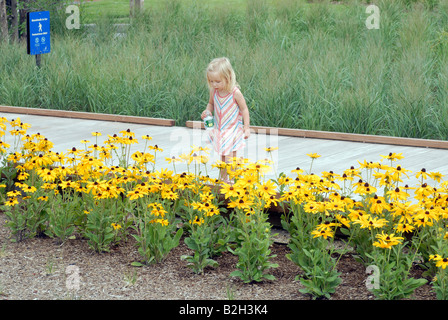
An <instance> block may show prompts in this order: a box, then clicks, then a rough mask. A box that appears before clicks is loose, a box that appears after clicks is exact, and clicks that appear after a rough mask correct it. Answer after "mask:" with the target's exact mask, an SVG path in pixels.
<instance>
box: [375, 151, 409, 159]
mask: <svg viewBox="0 0 448 320" xmlns="http://www.w3.org/2000/svg"><path fill="white" fill-rule="evenodd" d="M380 156H381V158H383V159H386V160H390V161H397V160H401V159H403V158H404V157H403V153H395V152H390V153H389V154H388V155H386V156H385V155H380Z"/></svg>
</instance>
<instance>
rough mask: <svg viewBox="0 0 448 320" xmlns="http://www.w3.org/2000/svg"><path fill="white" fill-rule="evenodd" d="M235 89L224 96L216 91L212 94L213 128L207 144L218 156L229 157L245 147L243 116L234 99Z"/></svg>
mask: <svg viewBox="0 0 448 320" xmlns="http://www.w3.org/2000/svg"><path fill="white" fill-rule="evenodd" d="M237 90H238V88H237V87H235V88H234V89H233V91H232V92H230V93H229V94H227V95H225V96H221V95H220V94H219V93H218V90H215V92H214V94H213V101H214V107H213V109H214V112H213V114H214V115H213V117H214V121H215V126H214V128H213V130H210V133H209V142H210V143H211V144H212V145H213V149H214V150H215V152H216V153H218V154H219V155H229V154H230V153H231V152H233V151H237V150H240V149H242V148H244V147H245V146H246V143H245V142H244V130H243V116H242V114H241V111H240V108H239V106H238V104H237V103H236V101H235V99H234V94H235V92H236V91H237Z"/></svg>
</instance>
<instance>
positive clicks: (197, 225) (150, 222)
mask: <svg viewBox="0 0 448 320" xmlns="http://www.w3.org/2000/svg"><path fill="white" fill-rule="evenodd" d="M0 121H1V122H0V127H1V131H0V135H1V136H2V137H3V136H7V135H11V136H12V139H13V143H11V144H7V143H6V142H5V141H6V140H5V139H3V140H1V142H0V152H1V155H2V159H1V160H2V167H1V170H2V185H1V187H2V189H3V192H2V193H1V197H2V199H1V201H2V203H3V205H2V210H3V212H4V214H5V215H6V216H7V219H8V222H7V226H8V228H9V229H10V231H11V234H12V238H11V240H13V241H18V242H19V241H23V240H24V239H27V238H31V237H35V236H37V235H45V236H48V237H51V238H54V239H56V240H57V241H58V242H59V243H61V245H63V244H64V243H66V242H67V241H70V240H71V239H73V237H74V235H75V233H76V234H80V235H82V237H84V238H85V239H87V241H88V244H89V247H90V248H91V250H94V251H96V252H98V253H101V252H107V251H109V250H110V249H111V247H112V246H117V245H118V246H119V245H120V244H121V243H123V242H124V241H125V240H126V239H128V238H129V237H132V238H133V239H134V240H135V244H136V250H138V253H139V256H140V259H139V260H138V261H135V262H134V263H133V264H134V265H135V266H144V265H149V264H158V263H163V261H164V259H166V257H167V255H168V254H169V253H170V252H171V251H172V250H173V249H174V248H176V247H178V246H179V243H180V241H181V239H183V241H184V243H185V245H186V246H187V247H188V248H189V249H190V250H191V252H192V253H191V254H185V255H182V256H181V259H182V261H183V262H184V263H185V264H186V265H187V266H188V267H190V268H191V270H192V271H193V272H194V273H197V274H202V273H203V272H204V269H205V268H213V267H216V266H217V263H218V262H217V259H216V257H219V256H220V255H221V254H222V253H224V252H226V253H231V254H233V255H235V256H236V257H237V258H238V262H237V264H236V268H235V269H236V270H234V271H233V272H232V273H231V276H233V277H236V278H239V279H241V281H243V282H245V283H252V282H260V281H265V280H269V281H275V277H274V276H273V275H272V270H273V269H274V268H276V267H278V265H277V264H276V263H274V262H273V258H275V255H273V254H272V252H271V246H272V243H273V238H272V232H271V231H272V225H271V223H269V221H268V218H269V209H270V208H272V207H276V208H282V209H283V210H282V211H281V212H282V215H281V223H282V226H283V228H284V229H285V230H286V231H288V233H289V235H290V242H289V244H288V247H289V249H290V253H289V254H287V258H288V259H289V260H290V261H292V262H294V263H295V264H296V265H297V266H299V267H300V269H301V270H302V271H303V272H302V273H301V274H300V275H299V276H298V280H300V282H301V284H302V289H301V292H302V293H307V294H310V295H312V296H313V297H315V298H322V297H326V298H329V297H330V295H331V294H332V293H334V292H335V290H336V288H337V287H338V286H339V285H340V283H341V277H340V272H338V262H339V259H340V258H341V257H342V255H343V254H344V253H345V252H347V251H348V250H350V249H349V248H353V250H354V253H355V254H356V256H357V257H358V259H359V261H360V262H362V263H363V264H364V265H365V267H366V270H367V271H368V272H370V276H369V277H368V281H367V283H366V285H367V287H368V288H369V290H371V291H372V293H373V294H374V295H375V296H376V297H377V298H378V299H401V298H407V297H410V296H411V295H412V293H413V292H414V291H415V290H416V289H417V288H418V287H420V286H422V285H423V284H425V283H426V282H427V281H426V279H424V278H417V279H415V278H412V277H411V276H410V270H411V267H412V265H413V264H414V263H416V262H417V261H418V262H419V263H420V264H421V266H423V267H425V268H426V269H427V270H426V274H427V275H429V276H432V277H433V281H432V283H431V284H432V286H433V289H434V290H435V292H436V294H437V298H438V299H445V297H446V296H447V293H448V291H447V289H446V285H445V284H446V282H447V279H446V274H445V273H446V266H447V265H448V258H447V257H448V252H447V250H448V249H447V248H448V247H447V244H446V241H447V240H446V218H447V209H446V206H447V203H446V202H447V199H448V194H447V183H446V182H442V180H441V178H442V175H441V174H440V173H427V172H425V171H424V170H422V171H420V172H417V173H415V174H416V176H417V177H418V178H419V179H420V182H421V183H420V185H419V186H417V187H415V188H414V190H413V195H411V193H410V192H409V190H410V189H411V188H409V187H407V186H401V184H402V181H401V179H402V178H403V176H404V175H410V174H411V173H410V172H409V171H407V170H405V169H404V168H402V167H401V166H400V165H394V163H395V162H396V161H398V160H400V159H401V155H400V154H389V155H387V156H382V158H383V159H382V160H381V161H380V162H378V163H366V162H364V163H360V167H359V168H350V169H347V170H346V171H344V172H343V173H341V174H336V173H332V172H329V173H328V172H323V173H322V174H321V175H316V174H310V173H308V172H306V171H304V170H303V169H299V168H297V169H295V170H292V171H291V174H290V175H285V174H280V175H278V176H277V178H276V179H275V180H273V179H266V178H265V177H264V173H265V172H267V171H268V170H270V163H269V161H266V160H264V161H257V162H252V161H250V160H248V159H241V158H235V159H233V160H232V162H231V163H228V164H226V163H222V162H216V163H214V164H211V166H212V167H217V168H224V169H227V171H228V173H229V176H230V177H231V179H232V181H233V184H226V183H223V182H221V181H217V180H215V179H211V178H209V177H208V176H207V175H203V174H201V173H200V172H202V171H201V170H202V168H203V169H204V170H205V172H207V166H209V165H210V164H209V163H208V159H209V158H208V150H207V149H204V148H201V147H197V148H192V150H191V153H190V154H184V155H180V156H179V157H177V158H167V159H165V160H166V161H167V162H168V165H171V166H172V167H173V170H171V169H168V168H164V169H161V170H155V163H156V161H160V159H157V153H158V152H159V151H160V150H161V149H160V148H159V147H158V146H157V145H149V141H150V140H151V137H149V136H143V137H142V140H144V141H145V146H144V147H143V149H142V150H141V151H137V152H132V153H131V151H130V149H131V148H130V146H131V145H132V144H134V143H136V142H137V141H138V139H137V138H136V137H135V135H134V133H133V132H130V131H129V130H127V131H121V132H120V133H119V134H117V135H114V136H109V139H108V140H106V141H105V142H104V145H102V146H100V145H98V144H97V143H93V144H89V142H88V141H82V142H83V143H84V144H85V147H84V148H82V149H76V148H73V149H71V150H67V152H66V153H56V152H53V151H52V147H53V145H52V143H51V141H49V140H48V139H46V138H45V137H44V136H42V135H40V134H32V135H27V133H26V131H27V129H28V128H29V127H30V125H28V124H24V123H21V121H20V119H16V120H13V121H8V120H7V119H5V118H2V119H1V120H0ZM99 135H101V133H99V132H93V133H92V136H94V137H98V136H99ZM96 142H97V141H96ZM266 151H267V152H268V153H269V152H271V151H272V149H270V148H268V149H267V150H266ZM309 156H310V162H311V165H310V170H309V172H311V168H312V164H313V161H318V158H319V155H316V154H310V155H309ZM114 161H115V162H116V161H118V165H112V163H114ZM179 162H183V163H186V164H187V166H188V170H187V171H185V172H180V173H179V172H177V171H176V164H177V163H179ZM190 169H191V170H190ZM336 232H338V234H343V235H344V242H345V244H346V246H345V247H344V248H343V249H340V248H338V249H337V248H336V247H335V246H334V245H333V244H334V240H335V234H336Z"/></svg>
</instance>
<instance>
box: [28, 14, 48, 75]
mask: <svg viewBox="0 0 448 320" xmlns="http://www.w3.org/2000/svg"><path fill="white" fill-rule="evenodd" d="M26 25H27V31H28V32H27V37H28V39H27V40H28V41H27V52H28V54H29V55H35V56H36V65H37V66H38V67H40V62H41V55H42V54H45V53H50V51H51V44H50V11H38V12H28V13H27V19H26Z"/></svg>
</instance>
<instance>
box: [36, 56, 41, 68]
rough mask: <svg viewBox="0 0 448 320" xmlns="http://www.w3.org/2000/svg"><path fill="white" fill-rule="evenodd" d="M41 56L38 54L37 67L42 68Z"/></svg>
mask: <svg viewBox="0 0 448 320" xmlns="http://www.w3.org/2000/svg"><path fill="white" fill-rule="evenodd" d="M41 56H42V55H41V54H36V66H37V67H38V68H40V62H41Z"/></svg>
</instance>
